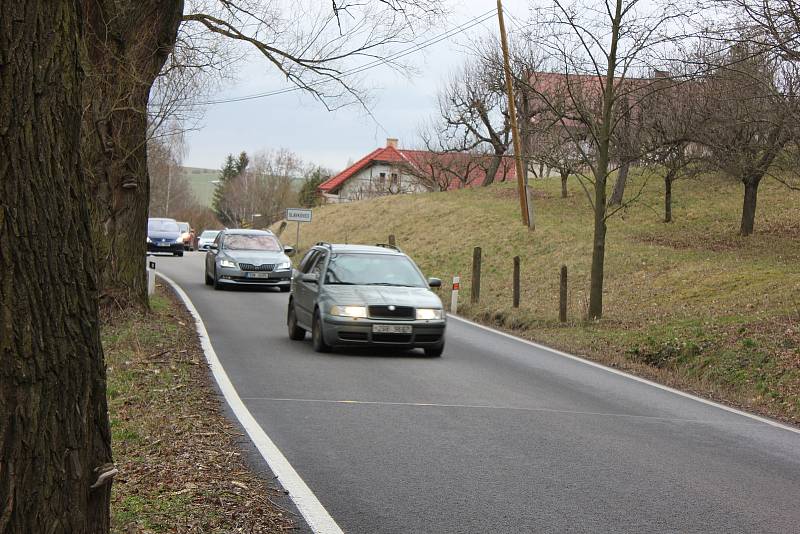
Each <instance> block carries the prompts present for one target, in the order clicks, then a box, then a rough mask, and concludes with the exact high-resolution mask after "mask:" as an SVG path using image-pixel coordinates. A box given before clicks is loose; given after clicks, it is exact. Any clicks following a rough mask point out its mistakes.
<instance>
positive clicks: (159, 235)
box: [147, 232, 181, 241]
mask: <svg viewBox="0 0 800 534" xmlns="http://www.w3.org/2000/svg"><path fill="white" fill-rule="evenodd" d="M180 236H181V234H180V233H179V232H147V237H149V238H150V240H151V241H155V240H156V239H158V240H159V241H161V240H162V239H169V240H170V241H175V240H176V239H178V238H179V237H180Z"/></svg>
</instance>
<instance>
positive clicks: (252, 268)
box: [239, 263, 275, 271]
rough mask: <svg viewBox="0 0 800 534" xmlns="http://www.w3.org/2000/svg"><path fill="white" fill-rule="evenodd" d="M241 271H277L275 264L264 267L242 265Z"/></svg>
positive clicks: (264, 265)
mask: <svg viewBox="0 0 800 534" xmlns="http://www.w3.org/2000/svg"><path fill="white" fill-rule="evenodd" d="M239 269H241V270H242V271H272V270H274V269H275V264H274V263H265V264H263V265H253V264H252V263H240V264H239Z"/></svg>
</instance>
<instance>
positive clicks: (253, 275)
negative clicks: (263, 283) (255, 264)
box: [246, 273, 269, 278]
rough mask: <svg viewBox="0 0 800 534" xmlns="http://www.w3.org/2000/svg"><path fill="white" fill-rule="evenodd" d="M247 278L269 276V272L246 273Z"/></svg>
mask: <svg viewBox="0 0 800 534" xmlns="http://www.w3.org/2000/svg"><path fill="white" fill-rule="evenodd" d="M246 276H247V278H269V273H247V275H246Z"/></svg>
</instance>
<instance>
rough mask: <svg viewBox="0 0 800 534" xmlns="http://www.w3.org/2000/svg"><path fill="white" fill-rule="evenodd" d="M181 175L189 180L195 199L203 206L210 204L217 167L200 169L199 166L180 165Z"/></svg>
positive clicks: (217, 171)
mask: <svg viewBox="0 0 800 534" xmlns="http://www.w3.org/2000/svg"><path fill="white" fill-rule="evenodd" d="M181 170H182V172H183V176H184V177H185V178H186V179H187V180H188V181H189V185H190V186H191V188H192V192H194V195H195V197H196V198H197V201H198V202H199V203H200V204H201V205H203V206H211V197H212V196H213V194H214V187H215V184H213V183H212V181H214V180H218V179H219V175H220V170H219V169H201V168H199V167H181Z"/></svg>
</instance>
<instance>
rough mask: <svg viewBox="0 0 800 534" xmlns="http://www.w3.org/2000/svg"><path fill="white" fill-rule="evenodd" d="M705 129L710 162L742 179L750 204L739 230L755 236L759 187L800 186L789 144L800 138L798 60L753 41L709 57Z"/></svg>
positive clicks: (745, 206)
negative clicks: (767, 182) (769, 181)
mask: <svg viewBox="0 0 800 534" xmlns="http://www.w3.org/2000/svg"><path fill="white" fill-rule="evenodd" d="M705 60H706V62H707V65H708V67H707V68H708V70H709V75H708V76H707V77H706V78H705V80H704V83H703V89H704V92H703V97H704V101H703V106H702V110H703V112H704V123H705V125H704V128H703V131H702V136H701V137H700V139H699V140H700V141H701V142H702V143H703V144H704V146H705V147H706V148H707V149H708V152H709V154H708V156H709V157H708V162H709V163H710V165H712V166H713V167H715V168H717V169H718V170H720V171H722V172H723V173H725V174H727V175H728V176H730V177H732V178H734V179H736V180H738V181H741V182H742V185H743V186H744V200H743V204H742V216H741V224H740V228H739V232H740V233H741V235H743V236H747V235H750V234H752V233H753V229H754V226H755V215H756V206H757V200H758V186H759V185H760V183H761V181H762V180H763V179H764V178H765V177H767V176H770V177H773V178H775V179H777V180H779V181H781V182H782V183H784V184H785V185H787V186H788V187H790V188H793V189H800V188H798V185H797V183H795V182H797V176H798V174H797V171H796V170H795V169H796V161H794V160H793V152H794V151H787V150H786V149H787V148H788V147H789V145H790V144H791V143H793V142H795V141H797V139H798V132H799V130H798V126H797V122H798V118H800V113H799V112H800V107H798V96H800V94H798V90H800V76H799V75H800V72H798V70H797V67H796V66H795V65H794V63H793V62H787V61H784V60H783V59H782V58H780V57H779V56H774V55H769V52H768V51H767V50H764V49H762V48H759V47H757V46H756V45H753V44H752V43H749V42H747V40H744V39H743V40H739V42H736V43H733V44H732V45H731V46H729V47H727V49H726V50H724V51H722V52H720V53H717V54H713V53H712V54H709V55H707V56H706V59H705Z"/></svg>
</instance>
